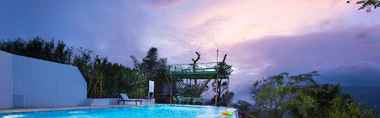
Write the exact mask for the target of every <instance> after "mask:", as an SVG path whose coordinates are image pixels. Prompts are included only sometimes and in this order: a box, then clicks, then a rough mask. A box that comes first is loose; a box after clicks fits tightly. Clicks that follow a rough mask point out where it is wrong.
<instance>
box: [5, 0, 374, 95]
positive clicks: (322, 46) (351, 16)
mask: <svg viewBox="0 0 380 118" xmlns="http://www.w3.org/2000/svg"><path fill="white" fill-rule="evenodd" d="M358 7H359V6H357V5H355V4H347V3H346V1H345V0H59V1H58V0H1V2H0V38H1V40H4V39H14V38H16V37H22V38H31V37H35V36H41V37H45V38H54V39H55V40H64V41H65V42H66V43H68V44H69V45H72V46H74V47H84V48H87V49H90V50H93V51H95V53H97V54H100V55H103V56H107V57H108V58H109V59H110V60H111V61H113V62H118V63H122V64H125V65H128V66H129V65H131V63H132V61H131V59H130V58H129V56H131V55H135V56H137V57H139V58H142V57H143V56H144V55H145V54H146V51H147V50H148V49H149V48H150V47H157V48H158V49H159V53H160V56H161V57H167V58H168V60H169V63H171V64H174V63H191V58H192V57H194V52H195V51H199V52H201V55H202V58H201V61H202V62H207V61H215V59H216V49H217V48H218V49H219V50H220V51H221V53H222V54H224V53H227V54H228V59H227V62H228V63H230V64H232V65H233V67H234V73H233V75H232V77H231V78H232V89H233V90H234V91H235V92H236V93H237V96H238V99H249V94H248V93H249V87H250V86H251V84H252V83H253V81H255V80H258V79H262V78H264V77H267V76H270V75H273V74H277V73H280V72H290V73H295V74H296V73H303V72H310V71H313V70H318V71H321V72H329V71H332V70H337V69H342V68H343V69H344V68H356V69H362V68H370V69H372V70H378V71H375V72H376V73H379V72H380V38H379V37H380V11H379V9H378V10H374V11H372V12H369V13H368V12H366V11H365V10H362V11H358V10H357V8H358ZM378 79H380V78H378ZM378 81H379V80H378ZM376 85H380V83H379V84H376Z"/></svg>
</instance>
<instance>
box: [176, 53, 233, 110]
mask: <svg viewBox="0 0 380 118" xmlns="http://www.w3.org/2000/svg"><path fill="white" fill-rule="evenodd" d="M224 60H225V59H224ZM224 60H223V62H209V63H196V61H195V60H193V61H194V63H193V64H174V65H170V66H169V75H170V78H172V80H174V81H177V80H190V86H192V84H197V83H196V81H197V80H206V81H207V80H208V81H211V80H214V81H215V82H216V83H217V84H216V85H215V86H216V87H219V89H220V87H221V86H222V84H221V82H222V81H226V82H227V85H226V86H227V89H228V86H229V83H230V80H229V79H230V78H229V74H230V72H229V73H224V72H222V70H221V69H223V68H221V67H220V66H221V65H222V64H225V62H224ZM192 80H194V83H192ZM173 86H174V87H176V84H172V87H171V90H170V96H171V100H170V102H171V103H172V97H173ZM218 94H219V96H220V94H221V92H215V95H218ZM217 102H218V101H217V100H216V101H215V103H217Z"/></svg>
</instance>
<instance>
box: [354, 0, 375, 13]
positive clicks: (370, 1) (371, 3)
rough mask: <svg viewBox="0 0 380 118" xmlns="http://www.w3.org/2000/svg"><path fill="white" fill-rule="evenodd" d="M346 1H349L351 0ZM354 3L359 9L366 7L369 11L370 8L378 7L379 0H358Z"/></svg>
mask: <svg viewBox="0 0 380 118" xmlns="http://www.w3.org/2000/svg"><path fill="white" fill-rule="evenodd" d="M347 3H351V0H348V1H347ZM356 4H358V5H360V7H359V10H363V9H366V11H367V12H371V10H372V9H376V8H378V7H380V0H359V1H357V2H356Z"/></svg>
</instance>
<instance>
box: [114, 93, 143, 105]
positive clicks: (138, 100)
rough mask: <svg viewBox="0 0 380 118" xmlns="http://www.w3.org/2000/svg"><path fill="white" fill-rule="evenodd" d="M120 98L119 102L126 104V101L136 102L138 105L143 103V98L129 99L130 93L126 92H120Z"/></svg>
mask: <svg viewBox="0 0 380 118" xmlns="http://www.w3.org/2000/svg"><path fill="white" fill-rule="evenodd" d="M120 97H121V98H120V100H119V101H118V102H119V104H120V103H122V104H125V102H135V104H136V105H138V103H140V105H141V104H142V103H143V101H144V100H143V99H129V98H128V95H127V94H125V93H121V94H120Z"/></svg>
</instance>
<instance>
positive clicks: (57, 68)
mask: <svg viewBox="0 0 380 118" xmlns="http://www.w3.org/2000/svg"><path fill="white" fill-rule="evenodd" d="M2 55H8V56H6V57H7V58H8V60H5V59H0V64H2V63H7V64H8V65H11V66H10V67H9V66H8V67H0V73H9V71H11V75H10V76H11V77H6V78H10V80H12V81H13V82H12V83H13V84H12V87H11V88H13V90H12V91H11V92H12V96H9V97H10V98H12V102H13V103H12V107H16V108H19V107H22V108H25V107H26V108H35V107H63V106H78V105H83V104H85V102H86V100H87V84H86V82H85V80H84V78H83V76H82V75H81V73H80V71H79V70H78V69H77V68H76V67H74V66H71V65H65V64H58V63H53V62H49V61H43V60H39V59H34V58H29V57H23V56H17V55H11V54H8V53H4V52H1V51H0V58H1V57H3V56H2ZM9 55H10V57H11V59H10V60H9ZM9 63H10V64H9ZM0 77H1V78H3V75H0ZM1 78H0V80H6V79H1ZM8 80H9V79H8ZM8 83H9V82H8ZM2 85H3V83H2V82H1V83H0V86H2ZM8 89H9V88H8ZM8 89H4V88H0V94H1V95H0V96H3V92H2V91H9V90H8ZM4 96H7V95H4ZM1 103H2V98H0V108H9V107H6V106H4V105H3V106H2V105H1Z"/></svg>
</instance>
